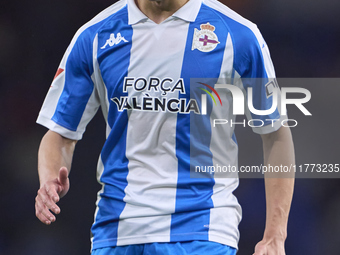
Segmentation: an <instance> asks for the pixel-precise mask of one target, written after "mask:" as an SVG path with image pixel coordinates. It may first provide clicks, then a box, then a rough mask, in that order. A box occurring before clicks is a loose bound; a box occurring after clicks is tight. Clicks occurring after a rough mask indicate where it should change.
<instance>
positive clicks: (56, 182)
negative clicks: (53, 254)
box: [35, 130, 77, 225]
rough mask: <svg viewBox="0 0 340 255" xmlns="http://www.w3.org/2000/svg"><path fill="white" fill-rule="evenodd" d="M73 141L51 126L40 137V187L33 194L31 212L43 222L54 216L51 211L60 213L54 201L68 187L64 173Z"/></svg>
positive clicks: (53, 219) (67, 167)
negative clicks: (54, 130) (33, 201)
mask: <svg viewBox="0 0 340 255" xmlns="http://www.w3.org/2000/svg"><path fill="white" fill-rule="evenodd" d="M76 143H77V141H75V140H70V139H68V138H65V137H63V136H61V135H60V134H58V133H55V132H53V131H51V130H49V131H47V133H46V134H45V135H44V137H43V138H42V140H41V143H40V147H39V152H38V173H39V181H40V188H39V190H38V194H37V196H36V198H35V213H36V216H37V217H38V219H39V220H40V221H41V222H43V223H45V224H47V225H49V224H51V223H52V222H54V221H55V220H56V217H55V216H54V215H53V214H52V213H51V211H52V212H53V213H55V214H59V213H60V208H59V207H58V206H57V204H56V203H57V202H58V201H59V200H60V198H62V197H63V196H65V195H66V193H67V192H68V190H69V187H70V183H69V179H68V174H69V172H70V169H71V163H72V157H73V152H74V149H75V145H76Z"/></svg>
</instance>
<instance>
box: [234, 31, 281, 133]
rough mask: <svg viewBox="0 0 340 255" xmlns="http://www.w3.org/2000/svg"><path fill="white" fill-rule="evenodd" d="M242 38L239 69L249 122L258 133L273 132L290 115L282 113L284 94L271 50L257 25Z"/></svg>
mask: <svg viewBox="0 0 340 255" xmlns="http://www.w3.org/2000/svg"><path fill="white" fill-rule="evenodd" d="M250 31H251V32H250ZM242 40H243V42H242V43H241V47H242V49H240V48H239V51H240V50H241V51H242V52H241V53H239V55H238V57H239V59H240V61H239V64H238V66H237V70H236V71H237V73H238V75H239V77H237V78H239V82H238V83H239V84H241V85H239V86H240V87H241V88H242V90H243V91H244V93H245V113H246V116H247V119H248V123H250V126H251V127H252V129H253V131H254V132H255V133H258V134H266V133H271V132H274V131H276V130H278V129H279V128H280V127H281V123H282V121H283V120H284V119H286V116H281V114H280V98H281V96H280V95H281V93H280V89H279V87H278V85H277V81H276V76H275V70H274V66H273V62H272V60H271V57H270V53H269V49H268V46H267V44H266V42H265V40H264V39H263V37H262V35H261V33H260V31H259V30H258V29H257V27H256V26H255V25H254V26H253V27H251V28H250V29H249V30H248V33H247V34H246V35H243V38H242ZM250 99H251V100H250ZM274 99H275V100H274ZM249 121H250V122H249Z"/></svg>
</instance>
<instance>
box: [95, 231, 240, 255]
mask: <svg viewBox="0 0 340 255" xmlns="http://www.w3.org/2000/svg"><path fill="white" fill-rule="evenodd" d="M188 235H191V236H193V235H194V236H195V238H192V237H191V238H185V237H187V236H188ZM171 236H172V237H175V238H172V239H175V240H172V241H171V240H170V237H169V235H143V236H132V237H125V238H119V244H117V241H118V239H117V238H112V239H106V240H99V241H95V242H92V251H93V250H96V249H101V248H105V247H115V246H125V245H134V244H145V243H171V242H188V241H209V242H216V243H220V244H224V245H228V246H230V247H233V248H235V249H238V242H237V241H236V240H234V239H231V238H228V237H222V236H218V235H213V234H210V235H209V240H207V238H206V236H207V233H183V234H173V235H171ZM200 236H201V237H200Z"/></svg>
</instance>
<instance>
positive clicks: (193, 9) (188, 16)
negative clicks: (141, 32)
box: [127, 0, 202, 25]
mask: <svg viewBox="0 0 340 255" xmlns="http://www.w3.org/2000/svg"><path fill="white" fill-rule="evenodd" d="M201 4H202V0H189V1H188V2H187V3H186V4H185V5H183V6H182V7H181V8H180V9H179V10H178V11H177V12H175V13H174V14H173V15H172V17H176V18H179V19H182V20H185V21H188V22H194V21H195V20H196V17H197V15H198V12H199V10H200V8H201ZM127 6H128V15H129V25H134V24H137V23H138V22H141V21H145V20H147V19H148V17H147V16H145V14H144V13H142V12H141V11H140V10H139V9H138V7H137V5H136V3H135V1H134V0H127Z"/></svg>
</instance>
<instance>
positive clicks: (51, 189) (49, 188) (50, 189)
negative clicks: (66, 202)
mask: <svg viewBox="0 0 340 255" xmlns="http://www.w3.org/2000/svg"><path fill="white" fill-rule="evenodd" d="M44 188H45V191H46V194H47V195H48V197H50V198H51V199H52V200H53V202H54V203H57V202H59V195H58V193H57V189H58V187H57V184H53V185H45V187H44Z"/></svg>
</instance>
